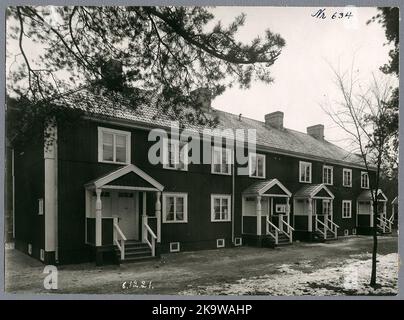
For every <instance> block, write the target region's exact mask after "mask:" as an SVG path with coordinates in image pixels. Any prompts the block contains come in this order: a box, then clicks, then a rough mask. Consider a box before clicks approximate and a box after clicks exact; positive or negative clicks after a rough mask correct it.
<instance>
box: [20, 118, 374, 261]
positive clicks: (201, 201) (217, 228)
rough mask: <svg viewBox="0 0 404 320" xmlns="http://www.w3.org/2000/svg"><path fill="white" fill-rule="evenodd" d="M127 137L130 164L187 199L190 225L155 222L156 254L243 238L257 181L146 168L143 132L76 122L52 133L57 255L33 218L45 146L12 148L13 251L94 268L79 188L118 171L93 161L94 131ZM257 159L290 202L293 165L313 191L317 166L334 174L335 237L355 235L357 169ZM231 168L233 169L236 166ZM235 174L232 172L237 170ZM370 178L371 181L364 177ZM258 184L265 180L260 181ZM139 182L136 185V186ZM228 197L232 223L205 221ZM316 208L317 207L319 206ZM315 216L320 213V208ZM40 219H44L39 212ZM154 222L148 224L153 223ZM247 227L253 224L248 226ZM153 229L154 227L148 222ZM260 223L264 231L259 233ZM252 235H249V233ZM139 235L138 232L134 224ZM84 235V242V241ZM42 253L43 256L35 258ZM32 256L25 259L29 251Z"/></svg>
mask: <svg viewBox="0 0 404 320" xmlns="http://www.w3.org/2000/svg"><path fill="white" fill-rule="evenodd" d="M99 126H102V127H106V128H111V129H117V130H123V131H130V132H131V139H130V146H131V147H130V152H131V157H130V158H131V163H132V164H134V165H135V166H136V167H138V168H140V169H141V170H142V171H144V172H145V173H147V174H148V175H149V176H151V177H152V178H153V179H155V180H156V181H158V182H159V183H160V184H162V185H163V186H164V191H163V194H164V192H179V193H187V195H188V199H187V203H188V210H187V213H188V219H187V222H186V223H164V222H162V223H161V243H160V244H159V246H158V251H159V252H161V253H164V252H169V251H170V243H173V242H179V243H180V244H181V251H184V250H198V249H209V248H216V247H217V240H218V239H224V240H225V247H229V246H233V245H234V243H233V240H234V238H242V239H243V241H242V243H246V242H247V243H249V242H250V241H249V240H250V239H249V236H248V235H247V234H244V235H243V227H242V224H243V217H242V195H243V192H244V190H246V189H247V188H248V187H249V186H250V185H252V184H253V183H255V182H257V181H260V180H262V179H260V178H252V177H249V176H240V175H234V176H233V175H219V174H212V173H211V165H210V164H189V165H188V170H187V171H181V170H170V169H165V168H163V167H162V165H160V164H158V165H152V164H150V163H149V161H148V150H149V148H150V147H151V146H152V145H153V144H154V142H153V141H148V133H149V132H148V130H146V129H139V128H135V127H130V126H127V125H120V126H119V125H112V124H109V123H106V122H98V121H94V120H87V121H80V122H77V124H75V125H73V126H72V125H69V126H65V125H63V124H58V126H57V141H58V142H57V160H56V162H57V239H56V243H57V252H58V254H57V256H55V253H52V252H46V250H45V220H44V215H43V214H38V213H39V210H40V209H39V206H40V204H39V199H44V198H45V194H44V193H45V168H44V166H45V163H44V147H43V141H38V143H32V144H31V145H30V146H28V147H25V148H24V149H23V150H19V149H15V151H14V153H15V168H16V169H15V213H16V214H15V216H16V218H15V226H16V232H15V243H16V248H17V249H19V250H21V251H23V252H26V253H29V254H31V255H32V256H33V257H36V258H38V259H41V260H43V261H45V262H47V261H49V262H52V260H57V262H58V263H60V264H66V263H77V262H84V261H92V260H94V259H95V256H96V255H95V251H94V248H93V246H92V245H91V244H92V243H94V242H95V234H94V228H95V220H94V219H93V218H88V217H86V195H85V188H84V186H85V185H86V184H87V183H88V182H89V181H92V180H94V179H97V178H99V177H102V176H103V175H106V174H108V173H109V172H112V171H114V170H117V169H118V168H120V167H122V165H118V164H108V163H102V162H99V161H98V146H99V142H98V127H99ZM257 153H259V154H265V156H266V161H265V172H266V175H265V179H266V180H270V179H277V180H279V181H280V182H281V183H282V184H283V185H284V186H286V188H287V189H288V190H289V191H290V192H291V194H292V199H293V194H295V193H296V192H297V191H298V190H299V189H301V188H302V186H304V185H306V184H305V183H300V182H299V161H307V162H311V164H312V171H311V172H312V173H311V175H312V181H311V183H312V184H322V183H323V165H331V166H332V167H333V185H328V186H327V187H328V189H329V190H330V191H331V192H332V194H333V195H334V197H335V198H334V201H333V221H334V222H335V223H336V224H337V225H338V226H339V229H338V235H344V234H345V235H346V234H350V235H351V234H353V233H356V228H357V219H358V218H357V205H356V202H357V197H358V195H359V194H360V193H361V191H363V189H362V188H361V181H360V179H361V171H363V169H362V170H361V169H360V168H357V167H350V165H349V164H346V165H345V164H335V163H329V162H326V161H319V160H310V157H308V158H305V157H304V158H299V157H297V156H292V155H287V154H280V153H273V152H268V151H265V150H263V149H262V150H261V149H260V148H259V147H258V149H257ZM236 168H237V164H236ZM236 168H233V169H236ZM343 168H349V169H352V187H343V185H342V176H343ZM370 178H371V179H372V177H370ZM120 179H121V181H120V182H119V183H118V182H115V183H117V184H119V185H126V184H129V185H130V184H131V179H132V180H133V179H136V178H135V177H132V178H131V177H129V176H128V177H122V178H120ZM265 179H264V180H265ZM136 183H137V184H138V183H141V182H138V181H137V182H136ZM143 192H145V191H141V192H139V195H140V196H139V199H140V200H139V201H138V202H137V203H136V206H138V208H137V209H138V210H137V212H138V213H137V214H139V217H138V218H139V220H138V221H141V211H142V209H141V208H142V207H143V203H142V202H143V200H142V193H143ZM212 194H223V195H232V199H231V200H232V216H233V219H232V220H231V221H222V222H212V221H211V195H212ZM342 200H351V201H352V215H351V217H350V218H342ZM155 201H156V195H155V194H154V193H152V192H147V204H146V208H147V215H148V216H150V217H153V216H154V210H155V209H154V204H155ZM290 205H291V207H290V220H291V221H292V222H291V223H292V225H293V224H294V218H295V217H294V214H293V213H294V208H293V201H291V203H290ZM319 208H320V207H319ZM319 210H320V209H319ZM45 215H46V212H45ZM254 219H255V218H251V217H245V224H244V233H249V232H248V231H251V232H254V231H255V230H256V226H255V225H254V224H255V223H256V222H255V221H256V220H254ZM151 221H152V220H151ZM249 221H252V223H250V222H249ZM151 225H152V228H153V229H154V230H156V224H155V223H153V222H152V223H151ZM264 225H265V220H263V227H262V232H263V234H265V228H264ZM112 228H113V227H112V220H111V221H109V222H108V221H103V225H102V230H103V238H102V242H103V245H104V244H105V245H106V246H105V250H107V251H108V250H112V249H111V246H110V245H111V244H112V237H113V235H112ZM249 228H250V230H249ZM295 229H296V232H295V237H294V239H299V238H301V239H303V240H304V239H306V238H305V234H304V232H305V230H299V228H298V227H297V226H296V225H295ZM139 232H141V226H140V224H139ZM86 234H87V239H86ZM41 249H42V250H44V251H43V254H41ZM29 251H30V252H29Z"/></svg>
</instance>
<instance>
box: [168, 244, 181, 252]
mask: <svg viewBox="0 0 404 320" xmlns="http://www.w3.org/2000/svg"><path fill="white" fill-rule="evenodd" d="M173 245H176V246H177V249H173ZM180 251H181V245H180V243H179V242H170V252H180Z"/></svg>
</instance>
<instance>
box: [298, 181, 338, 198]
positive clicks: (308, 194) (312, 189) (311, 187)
mask: <svg viewBox="0 0 404 320" xmlns="http://www.w3.org/2000/svg"><path fill="white" fill-rule="evenodd" d="M295 197H296V198H318V199H334V195H333V193H332V192H331V191H330V190H329V189H328V188H327V187H326V185H325V184H324V183H320V184H308V185H305V186H303V187H302V188H301V189H300V190H299V191H297V192H296V193H295Z"/></svg>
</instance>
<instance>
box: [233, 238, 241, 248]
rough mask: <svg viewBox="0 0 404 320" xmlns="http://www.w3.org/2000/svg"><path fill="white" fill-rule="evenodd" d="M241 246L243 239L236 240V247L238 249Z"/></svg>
mask: <svg viewBox="0 0 404 320" xmlns="http://www.w3.org/2000/svg"><path fill="white" fill-rule="evenodd" d="M241 244H242V240H241V238H234V245H235V246H236V247H238V246H241Z"/></svg>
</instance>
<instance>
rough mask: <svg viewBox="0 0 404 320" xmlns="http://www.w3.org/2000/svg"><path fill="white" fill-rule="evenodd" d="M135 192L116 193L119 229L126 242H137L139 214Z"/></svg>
mask: <svg viewBox="0 0 404 320" xmlns="http://www.w3.org/2000/svg"><path fill="white" fill-rule="evenodd" d="M136 208H137V206H136V193H135V192H118V208H117V209H118V217H119V227H120V228H121V230H122V232H123V234H124V235H125V237H126V238H127V239H128V240H139V228H138V226H139V214H138V212H137V210H136Z"/></svg>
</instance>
